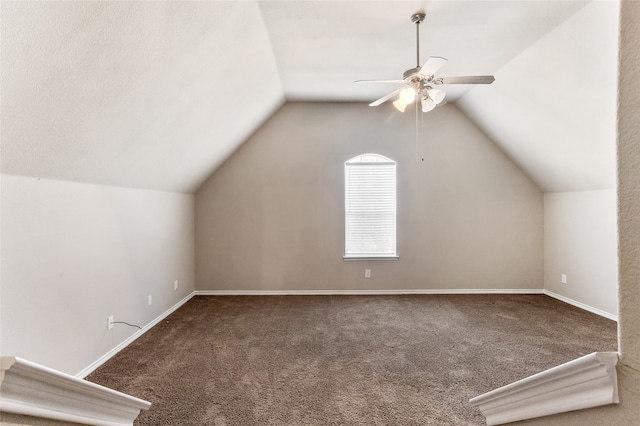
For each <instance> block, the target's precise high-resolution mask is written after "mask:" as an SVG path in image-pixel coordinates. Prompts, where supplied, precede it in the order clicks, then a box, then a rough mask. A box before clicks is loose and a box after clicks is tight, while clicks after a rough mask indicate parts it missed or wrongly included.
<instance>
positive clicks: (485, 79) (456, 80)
mask: <svg viewBox="0 0 640 426" xmlns="http://www.w3.org/2000/svg"><path fill="white" fill-rule="evenodd" d="M495 80H496V79H495V77H494V76H492V75H473V76H466V77H441V78H436V79H435V80H433V83H435V84H491V83H493V82H494V81H495Z"/></svg>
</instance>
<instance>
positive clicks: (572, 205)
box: [544, 189, 618, 316]
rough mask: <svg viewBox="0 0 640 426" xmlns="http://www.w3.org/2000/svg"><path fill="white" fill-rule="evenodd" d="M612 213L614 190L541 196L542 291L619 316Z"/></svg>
mask: <svg viewBox="0 0 640 426" xmlns="http://www.w3.org/2000/svg"><path fill="white" fill-rule="evenodd" d="M616 214H617V211H616V192H615V190H614V189H611V190H600V191H580V192H562V193H548V194H544V288H545V290H549V291H551V292H553V293H555V294H558V295H560V296H564V297H567V298H569V299H571V300H573V301H575V302H578V303H582V304H585V305H588V306H590V307H592V308H595V309H599V310H601V311H604V312H605V313H607V314H610V315H612V316H616V315H618V247H617V245H618V231H617V218H616ZM561 274H565V275H566V276H567V282H566V284H563V283H562V282H561Z"/></svg>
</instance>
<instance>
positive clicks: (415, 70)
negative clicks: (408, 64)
mask: <svg viewBox="0 0 640 426" xmlns="http://www.w3.org/2000/svg"><path fill="white" fill-rule="evenodd" d="M419 71H420V67H415V68H411V69H408V70H406V71H405V72H404V74H402V77H403V78H404V79H405V80H406V79H407V78H409V77H412V76H414V75H416V74H418V72H419Z"/></svg>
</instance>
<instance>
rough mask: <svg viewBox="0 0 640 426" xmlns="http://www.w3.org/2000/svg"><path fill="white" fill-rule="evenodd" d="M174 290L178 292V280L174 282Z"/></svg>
mask: <svg viewBox="0 0 640 426" xmlns="http://www.w3.org/2000/svg"><path fill="white" fill-rule="evenodd" d="M173 289H174V290H177V289H178V280H175V281H174V282H173Z"/></svg>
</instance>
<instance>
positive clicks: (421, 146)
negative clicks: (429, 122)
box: [416, 108, 425, 162]
mask: <svg viewBox="0 0 640 426" xmlns="http://www.w3.org/2000/svg"><path fill="white" fill-rule="evenodd" d="M416 109H417V108H416ZM420 129H421V131H420V133H422V138H421V140H422V144H421V145H420V148H421V151H422V152H421V153H420V158H421V159H422V161H423V162H424V144H425V140H424V114H420Z"/></svg>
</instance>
